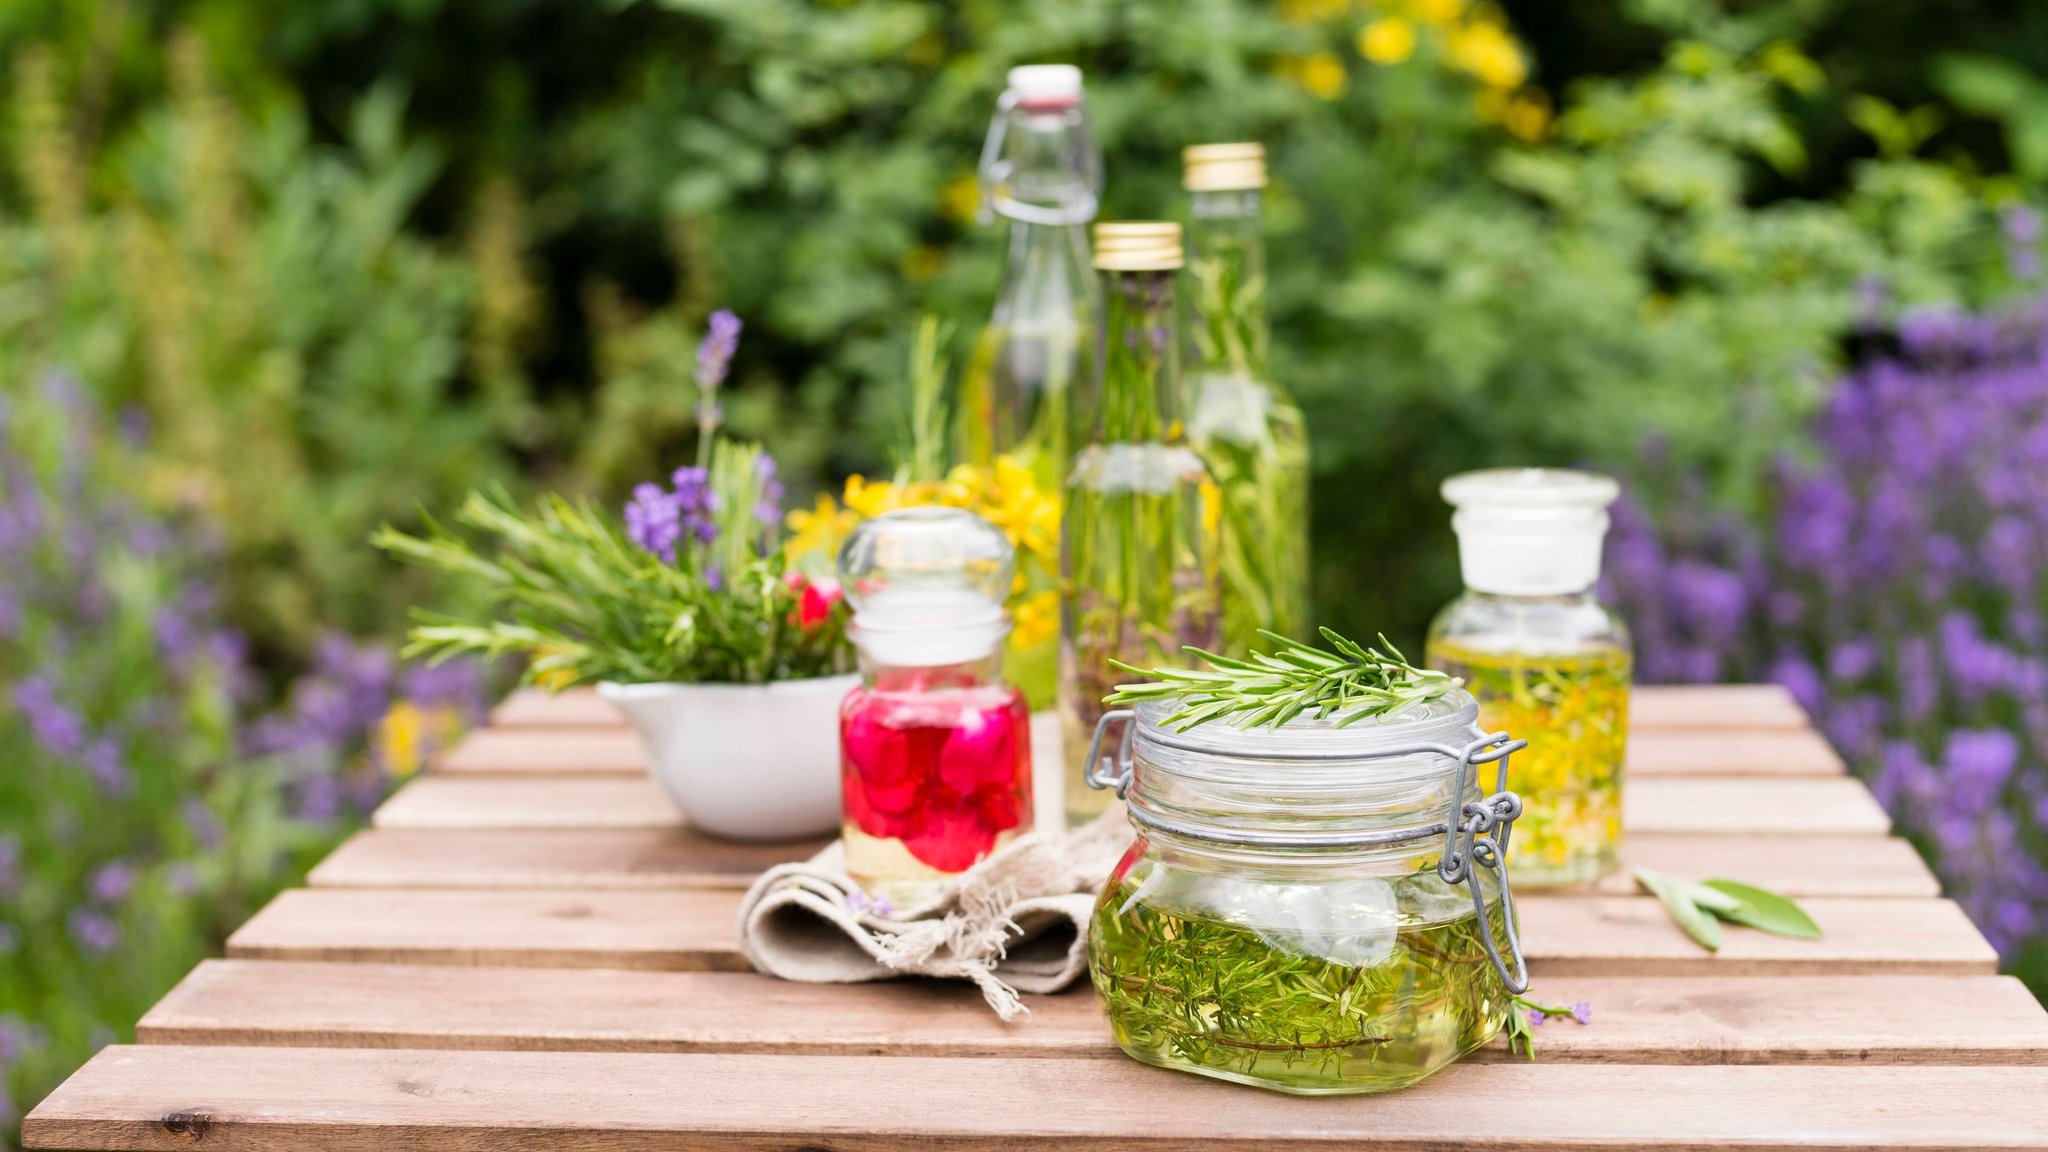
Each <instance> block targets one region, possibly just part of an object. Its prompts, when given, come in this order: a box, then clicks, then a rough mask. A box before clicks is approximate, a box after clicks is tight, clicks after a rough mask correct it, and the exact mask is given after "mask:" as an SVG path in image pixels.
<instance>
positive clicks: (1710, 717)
mask: <svg viewBox="0 0 2048 1152" xmlns="http://www.w3.org/2000/svg"><path fill="white" fill-rule="evenodd" d="M1628 722H1629V730H1630V731H1631V732H1632V733H1633V732H1649V731H1658V732H1663V731H1670V730H1673V729H1681V730H1683V729H1702V728H1703V729H1715V730H1722V731H1726V730H1730V729H1755V728H1780V729H1798V728H1807V727H1810V726H1811V724H1812V721H1811V720H1809V719H1808V718H1807V715H1806V710H1805V709H1804V708H1801V707H1800V706H1799V702H1798V701H1797V700H1794V699H1793V698H1792V694H1791V693H1790V692H1787V691H1786V690H1785V689H1783V688H1781V687H1779V686H1778V685H1776V684H1645V685H1640V686H1638V687H1637V688H1636V689H1635V690H1634V691H1633V692H1631V693H1629V702H1628Z"/></svg>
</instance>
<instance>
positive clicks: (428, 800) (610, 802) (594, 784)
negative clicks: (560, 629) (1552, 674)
mask: <svg viewBox="0 0 2048 1152" xmlns="http://www.w3.org/2000/svg"><path fill="white" fill-rule="evenodd" d="M1510 782H1511V783H1512V779H1511V780H1510ZM1622 819H1623V826H1624V827H1625V828H1626V829H1627V830H1628V831H1629V832H1630V833H1632V834H1633V833H1651V832H1657V833H1665V832H1682V833H1703V832H1711V833H1770V834H1785V833H1801V834H1830V833H1870V834H1882V833H1884V832H1885V831H1886V830H1887V829H1888V828H1889V827H1890V826H1891V824H1890V821H1889V820H1888V819H1887V818H1886V817H1885V814H1884V810H1883V809H1881V808H1879V807H1878V806H1877V801H1876V800H1874V799H1873V798H1872V797H1871V795H1870V793H1869V791H1868V790H1867V789H1865V788H1864V787H1863V785H1862V784H1861V783H1859V782H1858V781H1856V780H1854V779H1852V778H1850V777H1846V776H1842V777H1832V778H1826V777H1820V778H1808V777H1797V778H1785V779H1737V778H1719V779H1712V778H1702V779H1694V778H1679V779H1672V778H1659V777H1651V778H1649V779H1641V780H1634V781H1631V782H1630V783H1629V785H1628V787H1627V789H1626V791H1625V804H1624V809H1623V814H1622ZM682 820H683V817H682V814H681V813H680V812H678V811H677V810H676V808H675V806H674V805H673V804H671V803H670V802H669V800H668V797H667V796H666V795H665V794H664V793H663V792H662V791H661V789H660V787H659V786H657V785H656V784H655V783H654V782H653V781H651V780H648V779H645V778H636V777H625V776H617V777H614V776H596V777H578V776H493V777H479V776H428V777H424V778H421V779H416V780H414V781H412V782H411V783H410V784H407V785H406V786H405V787H404V788H402V789H400V790H399V792H398V794H397V795H395V796H393V797H392V798H391V799H390V800H388V801H386V802H385V804H384V806H383V807H382V808H379V809H378V810H377V814H376V816H375V817H374V821H373V822H374V823H375V824H376V825H377V826H378V827H380V828H670V827H676V826H678V825H680V824H681V823H682Z"/></svg>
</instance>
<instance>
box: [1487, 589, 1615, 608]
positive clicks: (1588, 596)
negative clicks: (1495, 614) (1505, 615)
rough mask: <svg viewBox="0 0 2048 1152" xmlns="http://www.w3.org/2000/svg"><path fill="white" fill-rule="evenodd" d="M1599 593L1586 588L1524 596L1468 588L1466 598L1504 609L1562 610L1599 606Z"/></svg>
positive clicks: (1596, 590)
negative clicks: (1537, 606) (1532, 607)
mask: <svg viewBox="0 0 2048 1152" xmlns="http://www.w3.org/2000/svg"><path fill="white" fill-rule="evenodd" d="M1597 592H1598V589H1597V588H1586V589H1582V590H1580V591H1577V592H1558V593H1553V594H1549V595H1541V596H1524V595H1518V594H1513V593H1508V592H1481V591H1480V590H1479V589H1477V588H1472V587H1467V588H1466V589H1465V596H1464V598H1465V600H1466V601H1467V602H1469V603H1473V604H1484V605H1497V606H1499V607H1502V608H1515V607H1521V606H1528V605H1547V606H1555V607H1560V608H1573V607H1578V606H1580V605H1593V606H1598V605H1599V603H1600V599H1599V596H1598V595H1597Z"/></svg>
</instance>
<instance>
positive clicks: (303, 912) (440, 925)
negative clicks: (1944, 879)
mask: <svg viewBox="0 0 2048 1152" xmlns="http://www.w3.org/2000/svg"><path fill="white" fill-rule="evenodd" d="M739 898H740V894H739V893H737V892H729V891H621V890H606V889H563V890H556V891H544V892H531V891H516V890H513V891H498V890H474V889H472V890H466V891H446V890H436V889H367V888H309V889H299V890H297V891H291V892H285V893H283V894H281V895H280V896H278V898H277V899H275V900H273V901H271V903H270V904H269V905H268V906H267V907H265V908H264V909H263V910H262V911H260V912H258V913H257V914H256V915H255V916H254V917H253V918H251V919H250V921H249V922H248V923H247V924H244V925H243V926H242V928H241V929H240V930H239V931H237V932H236V933H235V934H234V935H233V936H231V937H229V939H228V955H229V956H232V957H236V958H240V959H249V960H337V961H351V962H385V963H408V964H456V965H502V966H511V967H534V968H631V969H663V970H676V971H691V970H712V971H739V970H742V969H744V968H745V967H746V961H745V960H744V959H742V958H741V956H740V955H739V952H738V951H737V948H738V945H737V942H736V937H735V935H734V932H735V926H734V921H735V920H736V919H737V917H738V913H739ZM1515 904H1516V908H1517V909H1518V910H1519V911H1520V913H1521V919H1522V941H1523V950H1524V952H1525V953H1526V954H1527V955H1528V957H1529V967H1530V971H1531V973H1532V974H1534V975H1537V976H1549V975H1573V976H1609V975H1617V976H1618V975H1640V976H1650V975H1656V976H1664V975H1702V976H1704V975H1714V974H1719V975H1731V976H1733V975H1770V974H1780V975H1791V974H1795V973H1798V974H1805V973H1811V972H1816V971H1830V972H1842V973H1887V972H1888V973H1926V974H1934V975H1978V974H1988V973H1990V972H1992V971H1993V970H1994V969H1995V968H1996V965H1997V957H1996V956H1995V955H1994V954H1993V953H1992V951H1991V948H1990V946H1989V945H1988V944H1986V943H1985V942H1984V938H1983V937H1982V936H1980V935H1979V934H1978V933H1977V930H1976V929H1975V928H1973V927H1972V926H1971V925H1970V922H1969V921H1968V919H1966V918H1965V917H1964V916H1963V914H1962V911H1961V910H1960V909H1958V908H1957V907H1956V906H1955V905H1954V904H1952V903H1950V902H1949V901H1946V900H1899V899H1883V898H1869V899H1846V900H1845V899H1827V898H1818V897H1816V898H1813V899H1809V900H1805V901H1802V906H1803V907H1805V908H1806V910H1807V911H1808V912H1809V913H1811V914H1812V915H1813V918H1814V920H1815V922H1816V923H1818V924H1819V925H1820V926H1821V930H1822V931H1823V933H1825V936H1824V938H1823V939H1820V940H1786V939H1783V938H1780V937H1777V936H1770V935H1766V934H1765V933H1762V932H1755V931H1751V930H1749V929H1731V930H1730V931H1729V932H1728V933H1727V938H1726V940H1725V941H1724V942H1723V944H1722V946H1721V951H1720V952H1719V953H1718V954H1710V953H1707V952H1704V951H1701V950H1700V948H1699V947H1698V946H1697V945H1695V944H1693V943H1692V942H1691V941H1690V940H1688V939H1686V938H1685V937H1684V936H1682V935H1680V934H1679V933H1678V932H1677V931H1676V930H1675V929H1674V928H1673V927H1672V926H1671V922H1670V919H1669V918H1668V917H1667V916H1666V915H1665V913H1664V910H1663V908H1662V907H1661V906H1660V905H1659V904H1658V903H1657V902H1656V901H1655V900H1653V899H1651V898H1650V897H1647V896H1590V897H1588V896H1525V897H1523V898H1521V899H1519V900H1517V901H1516V902H1515Z"/></svg>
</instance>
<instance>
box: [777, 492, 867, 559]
mask: <svg viewBox="0 0 2048 1152" xmlns="http://www.w3.org/2000/svg"><path fill="white" fill-rule="evenodd" d="M783 522H784V523H785V524H787V525H788V527H789V537H788V538H787V539H785V540H784V541H783V542H782V554H783V555H784V556H787V557H788V558H789V560H790V562H791V563H792V564H795V565H796V566H798V567H799V568H804V569H805V570H806V571H811V569H812V567H813V565H815V564H817V563H818V560H819V558H820V557H822V558H823V564H824V566H825V567H826V568H828V569H829V567H830V566H831V564H832V563H833V561H834V560H835V559H836V558H837V557H838V555H839V546H840V545H841V544H844V543H845V542H846V537H847V536H848V535H849V534H850V533H852V531H853V529H854V525H856V524H859V523H860V513H858V512H855V511H854V510H853V509H851V508H841V507H840V506H839V503H838V501H836V500H834V499H832V497H830V496H827V495H825V494H824V493H822V492H821V493H819V494H818V501H817V503H816V504H815V505H813V506H812V507H810V508H792V509H790V511H789V514H788V515H787V516H784V517H783ZM811 574H812V575H814V576H819V575H829V572H823V571H812V572H811Z"/></svg>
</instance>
